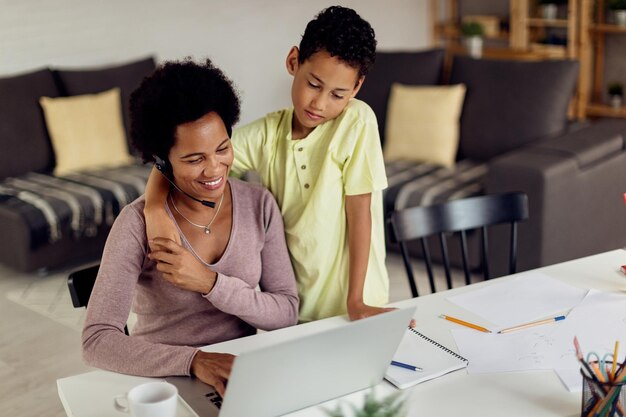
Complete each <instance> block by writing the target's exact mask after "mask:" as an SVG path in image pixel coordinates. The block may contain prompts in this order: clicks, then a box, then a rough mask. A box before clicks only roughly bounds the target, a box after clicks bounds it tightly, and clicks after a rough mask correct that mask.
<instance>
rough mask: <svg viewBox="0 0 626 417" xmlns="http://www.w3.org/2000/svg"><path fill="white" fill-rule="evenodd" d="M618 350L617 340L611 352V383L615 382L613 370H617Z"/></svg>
mask: <svg viewBox="0 0 626 417" xmlns="http://www.w3.org/2000/svg"><path fill="white" fill-rule="evenodd" d="M618 350H619V340H616V341H615V350H614V351H613V366H612V367H611V381H615V378H616V377H617V375H616V374H615V370H616V368H617V351H618Z"/></svg>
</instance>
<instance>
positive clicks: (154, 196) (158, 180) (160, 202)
mask: <svg viewBox="0 0 626 417" xmlns="http://www.w3.org/2000/svg"><path fill="white" fill-rule="evenodd" d="M169 190H170V185H169V183H168V182H167V180H166V179H165V178H163V175H162V174H161V173H160V172H159V171H157V169H156V168H154V167H153V168H152V172H150V177H149V178H148V183H147V184H146V192H145V197H146V205H145V207H144V209H143V214H144V216H145V218H146V234H147V235H148V244H149V242H150V241H152V239H154V238H156V237H164V238H167V239H171V240H173V241H174V242H176V243H178V244H179V245H181V244H182V243H181V241H180V234H179V233H178V230H177V229H176V226H175V225H174V222H173V221H172V219H171V218H170V216H168V215H167V212H166V211H165V200H166V199H167V195H168V193H169ZM151 249H154V248H152V247H151Z"/></svg>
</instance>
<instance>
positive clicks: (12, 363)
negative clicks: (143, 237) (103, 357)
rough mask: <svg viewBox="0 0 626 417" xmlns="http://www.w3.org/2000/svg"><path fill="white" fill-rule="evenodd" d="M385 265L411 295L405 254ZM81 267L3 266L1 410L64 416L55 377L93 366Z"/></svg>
mask: <svg viewBox="0 0 626 417" xmlns="http://www.w3.org/2000/svg"><path fill="white" fill-rule="evenodd" d="M387 265H388V270H389V275H390V284H391V287H390V298H391V301H397V300H402V299H406V298H409V297H410V290H409V286H408V284H407V281H406V275H405V272H404V267H403V265H402V262H401V259H400V258H399V257H398V256H397V255H394V254H389V256H388V262H387ZM77 268H78V267H76V266H74V267H72V268H68V269H66V270H61V271H54V272H52V273H50V274H48V275H45V276H39V275H36V274H21V273H18V272H15V271H13V270H10V269H7V268H4V267H2V266H0V317H2V321H1V322H0V334H1V335H2V339H1V340H0V381H1V382H0V404H1V405H2V411H0V415H6V416H11V417H40V416H46V417H48V416H52V417H61V416H65V413H64V411H63V407H62V405H61V403H60V401H59V398H58V395H57V389H56V379H58V378H62V377H65V376H69V375H74V374H77V373H82V372H86V371H88V370H90V368H88V367H87V366H85V365H83V363H82V361H81V356H80V329H81V325H82V322H83V320H84V314H85V313H84V310H83V309H74V308H73V307H72V303H71V300H70V296H69V293H68V290H67V283H66V279H67V275H68V272H69V271H71V270H74V269H77ZM425 285H426V278H425V277H424V275H423V273H421V272H420V273H419V278H418V286H419V288H420V290H421V289H422V288H425Z"/></svg>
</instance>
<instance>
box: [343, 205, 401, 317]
mask: <svg viewBox="0 0 626 417" xmlns="http://www.w3.org/2000/svg"><path fill="white" fill-rule="evenodd" d="M371 201H372V194H371V193H367V194H359V195H348V196H346V219H347V224H348V251H349V256H350V269H349V271H350V272H349V278H348V298H347V300H346V303H347V309H348V316H349V317H350V319H351V320H358V319H362V318H365V317H369V316H373V315H376V314H380V313H384V312H386V311H389V310H391V309H390V308H379V307H372V306H369V305H367V304H365V303H364V302H363V287H364V286H365V276H366V275H367V265H368V262H369V254H370V245H371V239H372V215H371V211H370V207H371Z"/></svg>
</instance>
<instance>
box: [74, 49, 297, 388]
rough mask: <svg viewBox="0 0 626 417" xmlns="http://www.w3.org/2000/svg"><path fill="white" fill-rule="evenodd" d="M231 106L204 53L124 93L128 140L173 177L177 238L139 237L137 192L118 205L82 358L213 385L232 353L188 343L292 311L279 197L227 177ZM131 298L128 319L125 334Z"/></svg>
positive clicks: (222, 378)
mask: <svg viewBox="0 0 626 417" xmlns="http://www.w3.org/2000/svg"><path fill="white" fill-rule="evenodd" d="M238 117H239V100H238V98H237V96H236V94H235V92H234V91H233V87H232V85H231V83H230V81H229V80H228V79H226V77H225V76H224V75H223V73H222V72H221V71H220V70H219V69H218V68H216V67H214V66H213V65H212V64H211V62H210V61H207V62H206V63H205V64H203V65H200V64H195V63H193V62H191V61H189V60H187V61H183V62H169V63H166V64H165V65H163V66H162V67H160V68H158V69H157V70H156V71H155V73H154V74H152V75H151V76H150V77H147V78H146V79H145V80H144V81H143V83H142V84H141V86H140V87H139V88H138V89H137V90H136V91H135V92H134V93H133V95H132V96H131V119H132V125H131V134H132V138H133V142H134V145H135V147H136V148H137V149H138V150H139V151H140V152H141V153H142V155H143V158H144V160H152V159H153V158H157V161H160V164H159V167H160V168H161V170H162V172H164V173H165V174H166V175H168V177H169V180H170V181H171V182H172V184H173V187H172V189H171V190H170V193H169V196H168V199H167V210H168V213H169V215H170V216H171V217H172V219H173V220H174V221H175V222H176V224H177V227H178V230H179V232H180V237H181V241H182V246H181V245H179V244H177V243H176V242H174V241H171V240H168V239H162V238H159V239H155V240H154V241H151V242H148V241H147V237H146V225H145V221H144V216H143V208H144V199H143V197H140V198H139V199H137V200H136V201H134V202H133V203H131V204H129V205H128V206H127V207H125V208H124V209H123V210H122V212H121V213H120V215H119V216H118V218H117V219H116V221H115V224H114V225H113V228H112V230H111V233H110V235H109V237H108V239H107V243H106V246H105V249H104V253H103V256H102V262H101V265H100V271H99V274H98V279H97V281H96V284H95V286H94V289H93V293H92V296H91V299H90V300H89V307H88V309H87V318H86V322H85V326H84V329H83V357H84V359H85V361H86V362H87V363H88V364H90V365H93V366H97V367H100V368H104V369H108V370H112V371H115V372H121V373H126V374H134V375H142V376H169V375H195V376H197V377H198V378H199V379H200V380H202V381H204V382H206V383H208V384H210V385H213V386H214V387H215V388H216V390H217V391H218V392H219V393H220V394H222V395H223V394H224V383H225V382H226V380H227V378H228V375H229V373H230V369H231V366H232V361H233V356H232V355H228V354H219V353H208V352H202V351H199V350H198V347H200V346H204V345H208V344H213V343H217V342H221V341H224V340H229V339H234V338H237V337H242V336H246V335H250V334H253V333H255V332H256V328H260V329H264V330H271V329H276V328H280V327H284V326H290V325H293V324H295V323H296V322H297V317H298V296H297V290H296V284H295V277H294V273H293V269H292V267H291V263H290V261H289V255H288V252H287V247H286V244H285V238H284V231H283V223H282V217H281V214H280V211H279V209H278V206H277V205H276V202H275V201H274V199H273V197H272V195H271V194H270V193H269V192H268V191H267V190H265V189H263V188H261V187H259V186H254V185H251V184H248V183H244V182H240V181H237V180H234V179H229V178H228V173H229V171H230V167H231V165H232V162H233V151H232V147H231V144H230V139H229V136H230V133H231V128H232V125H233V124H234V123H235V122H236V121H237V119H238ZM199 200H201V201H203V203H199V202H198V201H199ZM211 206H212V208H211ZM149 248H152V251H151V252H150V251H149ZM257 286H259V287H260V291H257V290H255V288H256V287H257ZM131 305H132V308H133V311H134V312H135V313H136V314H137V324H136V326H135V328H134V329H133V331H132V334H131V336H126V335H125V334H124V331H123V329H124V325H125V323H126V321H127V318H128V314H129V311H130V309H131Z"/></svg>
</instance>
